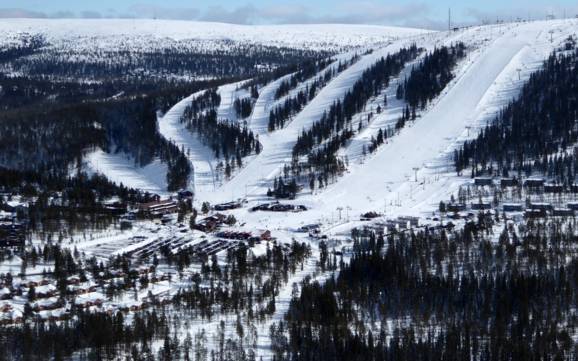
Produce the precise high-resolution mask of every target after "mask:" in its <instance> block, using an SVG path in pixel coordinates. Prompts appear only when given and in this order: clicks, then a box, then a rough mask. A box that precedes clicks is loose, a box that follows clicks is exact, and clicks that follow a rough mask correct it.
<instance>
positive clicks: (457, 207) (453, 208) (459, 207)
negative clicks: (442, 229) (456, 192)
mask: <svg viewBox="0 0 578 361" xmlns="http://www.w3.org/2000/svg"><path fill="white" fill-rule="evenodd" d="M446 209H447V211H448V212H463V211H465V210H466V205H465V204H463V203H452V204H448V205H447V206H446Z"/></svg>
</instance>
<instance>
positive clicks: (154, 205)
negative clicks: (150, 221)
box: [138, 199, 179, 217]
mask: <svg viewBox="0 0 578 361" xmlns="http://www.w3.org/2000/svg"><path fill="white" fill-rule="evenodd" d="M138 208H139V211H140V212H141V213H142V214H144V215H146V216H149V217H159V216H162V215H165V214H170V213H177V212H178V211H179V204H178V203H177V202H175V201H174V200H172V199H167V200H164V201H153V202H149V203H143V204H141V205H139V207H138Z"/></svg>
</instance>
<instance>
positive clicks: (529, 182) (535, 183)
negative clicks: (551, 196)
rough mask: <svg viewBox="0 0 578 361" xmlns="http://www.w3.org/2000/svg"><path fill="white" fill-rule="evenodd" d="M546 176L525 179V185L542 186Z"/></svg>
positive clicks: (531, 186) (529, 186) (530, 186)
mask: <svg viewBox="0 0 578 361" xmlns="http://www.w3.org/2000/svg"><path fill="white" fill-rule="evenodd" d="M544 183H545V181H544V178H528V179H526V180H525V181H524V187H528V188H540V187H543V186H544Z"/></svg>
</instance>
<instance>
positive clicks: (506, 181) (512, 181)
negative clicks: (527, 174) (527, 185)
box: [500, 178, 518, 188]
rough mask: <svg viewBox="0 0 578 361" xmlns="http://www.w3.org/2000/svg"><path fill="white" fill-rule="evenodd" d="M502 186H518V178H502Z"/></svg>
mask: <svg viewBox="0 0 578 361" xmlns="http://www.w3.org/2000/svg"><path fill="white" fill-rule="evenodd" d="M500 186H501V187H502V188H506V187H516V186H518V180H517V179H516V178H501V179H500Z"/></svg>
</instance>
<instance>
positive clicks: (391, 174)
mask: <svg viewBox="0 0 578 361" xmlns="http://www.w3.org/2000/svg"><path fill="white" fill-rule="evenodd" d="M577 28H578V26H577V23H576V21H550V22H535V23H523V24H510V25H501V26H498V25H496V26H488V27H477V28H471V29H467V30H463V31H460V32H457V33H451V34H435V35H426V36H422V37H418V38H414V39H412V41H416V42H417V45H418V46H424V47H427V48H430V49H431V47H432V44H435V43H446V44H449V43H451V42H455V41H457V40H460V41H464V42H465V43H466V45H467V46H469V47H470V48H471V49H472V51H471V53H470V54H469V55H468V59H466V60H464V61H462V62H461V63H460V64H461V65H460V66H459V68H458V69H456V71H455V72H456V75H457V77H456V79H454V81H452V83H450V85H449V86H448V88H446V89H445V90H444V91H443V92H442V94H441V95H440V96H439V97H438V98H437V99H436V100H434V102H432V104H431V105H430V106H429V107H428V108H427V109H426V111H425V112H424V113H423V114H422V117H421V118H418V120H417V121H416V122H415V123H414V124H411V125H409V126H407V127H406V128H405V129H403V130H402V131H401V133H400V134H399V135H397V136H395V137H393V138H391V139H390V140H389V142H388V144H385V145H384V146H382V147H381V148H380V149H379V150H378V151H377V152H376V154H374V155H372V156H369V157H368V159H367V160H366V161H365V162H364V163H363V164H354V165H352V166H351V167H350V169H349V171H348V173H347V174H346V175H345V176H343V177H342V178H341V179H339V180H338V181H337V182H336V183H335V184H333V185H331V186H330V187H328V188H327V189H325V190H323V191H317V193H316V194H314V195H311V194H309V193H308V192H307V191H306V192H305V193H304V194H302V195H300V196H299V197H298V199H297V200H296V201H294V202H295V203H299V204H306V205H307V206H309V207H310V210H309V211H307V212H304V213H300V214H292V215H291V217H287V215H286V214H282V215H263V214H261V213H247V212H246V211H239V212H240V213H242V216H243V219H247V220H248V222H251V223H253V222H254V223H255V224H258V225H260V226H263V225H265V224H266V225H268V226H269V227H271V228H275V227H280V228H282V229H285V228H286V227H294V226H297V225H299V224H304V223H311V222H314V221H316V220H321V219H325V220H326V221H327V219H328V218H329V215H330V214H331V213H334V214H335V215H336V214H337V211H336V209H337V208H338V207H343V208H345V207H347V209H348V211H349V212H348V213H351V214H359V213H361V212H364V211H369V210H377V211H384V208H385V211H386V212H387V214H388V215H393V214H408V213H411V214H420V213H421V212H423V211H424V210H425V209H431V207H432V206H435V205H436V203H437V202H439V201H440V200H442V199H446V198H448V197H449V194H451V193H452V192H453V191H455V190H456V189H457V187H458V186H459V184H463V182H464V181H465V179H460V178H457V177H455V173H454V172H453V171H452V167H451V166H450V162H451V160H450V159H449V158H448V157H449V155H451V154H452V152H453V149H454V147H455V146H456V145H457V144H458V142H459V141H463V140H464V139H465V137H466V135H467V134H468V133H471V135H470V136H473V134H474V133H475V129H476V127H479V126H480V125H481V124H484V123H485V122H486V121H487V120H488V119H490V118H491V116H492V115H494V114H496V112H497V111H498V110H499V109H500V108H501V107H502V106H503V105H505V104H506V103H507V102H508V101H509V100H511V99H512V98H513V97H514V96H515V95H516V94H517V91H518V89H519V88H520V87H521V85H522V84H523V82H524V80H525V79H527V77H528V76H529V74H530V73H531V71H532V70H535V69H536V68H537V67H539V66H540V63H541V61H543V60H544V59H545V58H546V57H547V56H548V55H549V54H550V53H551V51H553V50H554V49H556V48H557V47H558V46H559V45H560V43H561V42H562V41H563V40H564V39H565V38H567V36H568V35H570V34H573V33H575V31H576V29H577ZM550 30H552V32H550ZM550 38H552V40H553V41H552V42H551V41H550ZM403 42H404V41H397V42H395V43H394V44H393V45H391V46H389V47H386V48H385V49H382V50H379V51H376V52H375V53H374V54H372V55H369V56H365V57H363V58H362V59H361V60H360V61H359V62H358V63H356V64H355V65H354V66H352V67H351V68H349V69H347V70H346V71H344V72H343V73H342V74H340V75H339V76H337V77H336V78H335V79H333V80H332V81H331V82H330V83H329V85H328V86H327V87H326V89H324V90H323V91H321V92H320V93H319V94H318V96H317V97H316V98H315V99H314V100H313V101H312V102H311V103H310V104H309V105H308V106H307V107H306V108H305V109H304V110H303V111H302V112H301V113H300V114H299V115H298V116H296V117H295V120H294V121H293V122H292V123H290V124H289V125H288V126H287V127H286V128H285V129H282V130H279V131H276V132H273V133H270V134H265V135H263V136H262V137H261V142H262V143H263V145H264V149H263V152H262V153H261V154H260V155H259V156H258V157H257V158H255V160H253V161H252V162H251V163H249V164H248V165H247V166H246V167H245V168H244V169H243V170H242V171H241V172H240V173H239V174H238V175H237V176H235V177H234V178H233V179H232V180H231V181H229V182H228V183H226V184H224V185H223V186H222V187H221V188H219V189H218V190H217V191H215V192H212V193H209V194H204V195H202V196H201V197H202V200H209V201H211V202H221V201H227V200H230V199H232V198H238V197H244V196H245V195H246V194H247V195H248V196H249V200H253V201H256V202H259V201H263V200H264V199H265V198H264V193H265V191H266V189H267V187H269V186H270V185H271V180H272V179H273V178H274V177H275V176H276V175H279V174H280V172H281V169H282V167H283V165H284V164H286V162H287V161H288V160H289V159H290V154H291V148H292V145H293V144H294V142H295V140H296V137H297V135H298V134H299V132H300V131H301V130H302V129H303V128H307V127H308V126H310V125H311V124H312V122H313V121H315V120H316V119H318V117H319V116H320V114H321V113H322V112H323V111H324V110H325V109H327V108H328V106H329V105H330V104H331V103H332V102H333V101H334V100H336V99H339V98H340V97H341V96H342V95H343V94H344V92H345V91H346V90H347V89H348V88H349V87H350V86H351V85H352V84H353V83H354V82H355V80H356V79H357V78H358V77H359V76H360V74H361V72H362V71H363V69H365V68H367V67H368V66H370V65H371V64H373V62H374V61H375V60H376V59H377V58H378V57H380V56H381V55H384V54H387V53H388V52H390V51H394V50H395V49H396V48H398V47H400V46H401V45H402V43H403ZM518 69H520V74H518ZM398 106H399V105H398ZM472 129H473V130H472ZM357 152H359V148H358V149H357ZM351 154H356V153H355V151H353V150H352V151H351ZM414 168H416V169H418V172H417V177H418V182H417V183H416V182H414V176H415V172H414ZM334 221H335V219H334Z"/></svg>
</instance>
